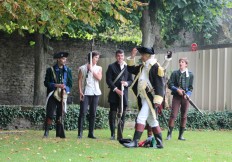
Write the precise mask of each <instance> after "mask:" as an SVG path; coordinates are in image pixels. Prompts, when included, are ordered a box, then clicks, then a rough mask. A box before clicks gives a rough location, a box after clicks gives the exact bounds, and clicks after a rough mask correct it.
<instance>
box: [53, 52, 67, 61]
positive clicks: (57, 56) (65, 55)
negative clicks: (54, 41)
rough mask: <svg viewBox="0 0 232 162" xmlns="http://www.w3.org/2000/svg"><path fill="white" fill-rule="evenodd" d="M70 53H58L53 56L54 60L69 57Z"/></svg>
mask: <svg viewBox="0 0 232 162" xmlns="http://www.w3.org/2000/svg"><path fill="white" fill-rule="evenodd" d="M68 55H69V53H68V52H58V53H55V54H54V55H53V58H54V59H58V58H62V57H68Z"/></svg>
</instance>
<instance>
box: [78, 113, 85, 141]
mask: <svg viewBox="0 0 232 162" xmlns="http://www.w3.org/2000/svg"><path fill="white" fill-rule="evenodd" d="M83 124H84V118H83V117H81V116H79V118H78V135H77V138H82V135H83Z"/></svg>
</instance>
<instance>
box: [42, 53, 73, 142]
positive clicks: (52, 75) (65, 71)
mask: <svg viewBox="0 0 232 162" xmlns="http://www.w3.org/2000/svg"><path fill="white" fill-rule="evenodd" d="M67 57H68V53H67V52H59V53H55V54H54V56H53V58H54V59H56V60H57V62H56V64H55V65H54V66H51V67H49V68H47V70H46V75H45V80H44V85H45V87H47V102H46V119H45V132H44V137H45V138H46V137H48V134H49V128H50V126H51V124H52V120H53V119H54V118H55V120H56V137H60V138H65V134H64V127H63V115H64V113H66V108H67V95H68V94H69V93H70V89H71V87H72V73H71V70H70V69H69V68H68V67H67V66H66V65H65V64H66V60H67Z"/></svg>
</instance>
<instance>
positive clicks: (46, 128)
mask: <svg viewBox="0 0 232 162" xmlns="http://www.w3.org/2000/svg"><path fill="white" fill-rule="evenodd" d="M51 123H52V120H51V119H49V118H46V120H45V122H44V136H43V138H47V137H48V135H49V129H50V126H51Z"/></svg>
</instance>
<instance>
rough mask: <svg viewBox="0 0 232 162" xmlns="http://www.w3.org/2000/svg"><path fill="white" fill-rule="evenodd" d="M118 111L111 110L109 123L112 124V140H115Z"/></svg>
mask: <svg viewBox="0 0 232 162" xmlns="http://www.w3.org/2000/svg"><path fill="white" fill-rule="evenodd" d="M116 114H117V112H116V111H110V112H109V125H110V132H111V137H110V139H111V140H115V120H116Z"/></svg>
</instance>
